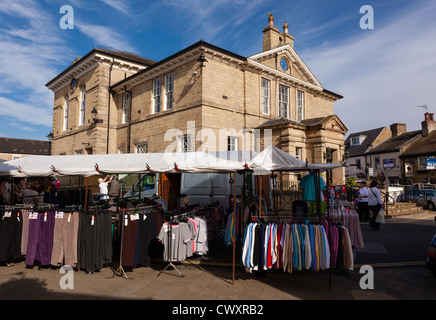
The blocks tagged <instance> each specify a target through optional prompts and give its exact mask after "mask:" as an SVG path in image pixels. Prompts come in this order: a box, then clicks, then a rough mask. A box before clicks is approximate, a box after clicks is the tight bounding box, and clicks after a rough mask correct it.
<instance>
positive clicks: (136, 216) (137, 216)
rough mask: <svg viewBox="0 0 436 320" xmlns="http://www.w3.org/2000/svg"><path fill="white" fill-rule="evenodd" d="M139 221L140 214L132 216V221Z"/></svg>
mask: <svg viewBox="0 0 436 320" xmlns="http://www.w3.org/2000/svg"><path fill="white" fill-rule="evenodd" d="M135 220H139V213H135V214H131V215H130V221H135Z"/></svg>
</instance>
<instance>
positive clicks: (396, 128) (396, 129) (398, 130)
mask: <svg viewBox="0 0 436 320" xmlns="http://www.w3.org/2000/svg"><path fill="white" fill-rule="evenodd" d="M391 131H392V137H398V136H399V135H400V134H403V133H405V132H407V129H406V124H405V123H393V124H391Z"/></svg>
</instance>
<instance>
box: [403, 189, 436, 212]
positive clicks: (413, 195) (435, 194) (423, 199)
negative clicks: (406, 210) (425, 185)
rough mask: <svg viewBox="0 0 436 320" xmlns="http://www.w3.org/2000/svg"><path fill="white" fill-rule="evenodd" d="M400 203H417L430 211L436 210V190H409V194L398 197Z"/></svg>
mask: <svg viewBox="0 0 436 320" xmlns="http://www.w3.org/2000/svg"><path fill="white" fill-rule="evenodd" d="M397 200H398V201H411V202H416V203H417V204H418V205H420V206H423V207H426V208H427V209H429V210H435V209H436V190H433V189H409V190H408V192H407V193H402V194H401V195H399V196H398V199H397Z"/></svg>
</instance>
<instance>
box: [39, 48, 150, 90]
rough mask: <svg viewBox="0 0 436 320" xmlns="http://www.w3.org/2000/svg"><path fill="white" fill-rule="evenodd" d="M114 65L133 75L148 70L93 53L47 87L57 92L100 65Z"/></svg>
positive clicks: (107, 55)
mask: <svg viewBox="0 0 436 320" xmlns="http://www.w3.org/2000/svg"><path fill="white" fill-rule="evenodd" d="M112 64H113V67H114V68H118V69H120V70H124V71H128V72H133V73H135V72H138V71H141V70H143V69H145V68H146V66H144V65H141V64H138V63H134V62H132V61H128V60H123V59H121V58H118V57H113V56H111V55H109V54H104V53H102V52H91V54H88V55H87V56H85V57H84V58H82V59H80V60H79V61H77V62H76V63H74V64H73V65H72V66H71V67H69V68H67V69H66V70H65V71H64V72H62V73H61V74H59V75H58V76H57V77H55V78H54V79H53V80H51V81H50V82H48V83H47V84H46V86H47V88H48V89H50V90H52V91H53V92H56V91H58V90H59V89H61V88H63V87H64V86H66V85H68V84H70V82H71V80H72V79H77V78H80V77H81V76H82V75H84V74H85V73H87V72H89V71H90V70H92V69H94V68H95V67H97V66H98V65H106V66H108V67H110V66H111V65H112Z"/></svg>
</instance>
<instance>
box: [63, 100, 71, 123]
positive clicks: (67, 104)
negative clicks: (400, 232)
mask: <svg viewBox="0 0 436 320" xmlns="http://www.w3.org/2000/svg"><path fill="white" fill-rule="evenodd" d="M69 100H70V97H69V96H68V95H66V96H65V104H64V123H63V130H64V131H67V130H68V108H69Z"/></svg>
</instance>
